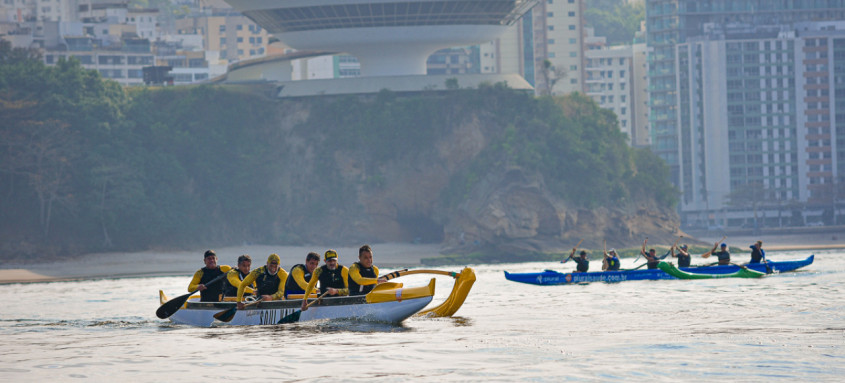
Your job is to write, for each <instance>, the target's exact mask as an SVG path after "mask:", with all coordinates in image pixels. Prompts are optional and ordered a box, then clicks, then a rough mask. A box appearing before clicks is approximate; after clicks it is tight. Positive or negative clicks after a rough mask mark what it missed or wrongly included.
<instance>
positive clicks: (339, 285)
mask: <svg viewBox="0 0 845 383" xmlns="http://www.w3.org/2000/svg"><path fill="white" fill-rule="evenodd" d="M323 259H324V260H325V262H326V264H324V265H323V266H320V267H318V268H316V269H314V275H312V276H311V281H309V282H308V286H307V287H305V296H306V297H307V296H309V295H311V291H313V290H314V287H315V286H316V285H317V282H318V281H319V282H320V291H323V292H325V293H328V294H329V295H349V285H348V284H347V283H346V278H347V276H348V275H349V269H347V268H346V266H343V265H340V264H338V260H337V259H338V257H337V252H336V251H334V250H332V249H329V250H326V253H325V254H324V258H323ZM306 302H307V299H303V300H302V311H305V310H308V306H307V303H306Z"/></svg>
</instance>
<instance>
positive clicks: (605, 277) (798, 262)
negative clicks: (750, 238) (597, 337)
mask: <svg viewBox="0 0 845 383" xmlns="http://www.w3.org/2000/svg"><path fill="white" fill-rule="evenodd" d="M814 257H815V255H811V256H809V257H807V258H805V259H793V260H788V261H769V262H768V263H749V264H746V265H745V267H747V268H749V269H751V270H754V271H759V272H762V273H766V272H769V270H766V266H767V265H768V267H769V268H770V269H771V272H774V273H783V272H787V271H793V270H796V269H799V268H801V267H804V266H807V265H809V264H812V263H813V259H814ZM740 269H741V267H739V266H736V265H724V266H700V267H682V268H680V270H681V271H684V272H687V273H695V274H731V273H736V272H737V271H739V270H740ZM505 278H506V279H507V280H509V281H514V282H521V283H528V284H532V285H568V284H579V283H589V282H624V281H641V280H655V279H677V277H675V276H672V275H670V274H668V273H666V272H665V271H663V270H660V269H653V270H647V269H639V270H620V271H596V272H588V273H561V272H558V271H554V270H545V271H543V272H539V273H509V272H507V271H505Z"/></svg>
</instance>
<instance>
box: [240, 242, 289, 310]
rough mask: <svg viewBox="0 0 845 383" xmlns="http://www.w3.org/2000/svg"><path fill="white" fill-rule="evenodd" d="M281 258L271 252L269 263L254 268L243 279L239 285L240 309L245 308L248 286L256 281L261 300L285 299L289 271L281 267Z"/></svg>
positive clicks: (257, 293)
mask: <svg viewBox="0 0 845 383" xmlns="http://www.w3.org/2000/svg"><path fill="white" fill-rule="evenodd" d="M279 263H281V259H280V258H279V255H278V254H270V256H269V257H267V264H266V265H264V266H261V267H259V268H257V269H255V270H252V271H251V272H250V273H249V275H247V276H246V278H244V280H243V281H241V284H240V286H238V310H241V309H243V308H244V302H243V300H244V292H245V291H246V287H247V286H249V285H250V284H252V282H255V286H256V293H255V295H256V296H258V297H259V300H261V301H275V300H280V299H284V295H285V280H287V279H288V273H287V272H286V271H284V270H282V269H281V267H279Z"/></svg>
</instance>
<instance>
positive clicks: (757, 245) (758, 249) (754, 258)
mask: <svg viewBox="0 0 845 383" xmlns="http://www.w3.org/2000/svg"><path fill="white" fill-rule="evenodd" d="M750 247H751V260H750V261H748V263H760V262H762V261H763V260H765V259H766V250H763V241H757V242H754V244H753V245H751V246H750Z"/></svg>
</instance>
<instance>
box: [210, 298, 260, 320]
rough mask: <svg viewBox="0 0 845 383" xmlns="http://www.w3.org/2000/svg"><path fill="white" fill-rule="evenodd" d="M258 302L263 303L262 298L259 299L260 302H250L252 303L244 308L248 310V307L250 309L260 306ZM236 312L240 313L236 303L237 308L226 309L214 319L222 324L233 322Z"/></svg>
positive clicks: (215, 315)
mask: <svg viewBox="0 0 845 383" xmlns="http://www.w3.org/2000/svg"><path fill="white" fill-rule="evenodd" d="M258 302H261V298H258V300H256V301H254V302H250V303H247V304H245V305H244V308H247V307H250V306H255V305H257V304H258ZM236 312H238V304H237V303H235V306H234V307H232V308H229V309H225V310H223V311H221V312H219V313H217V314H214V319H217V320H219V321H221V322H231V321H232V318H234V317H235V313H236Z"/></svg>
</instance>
